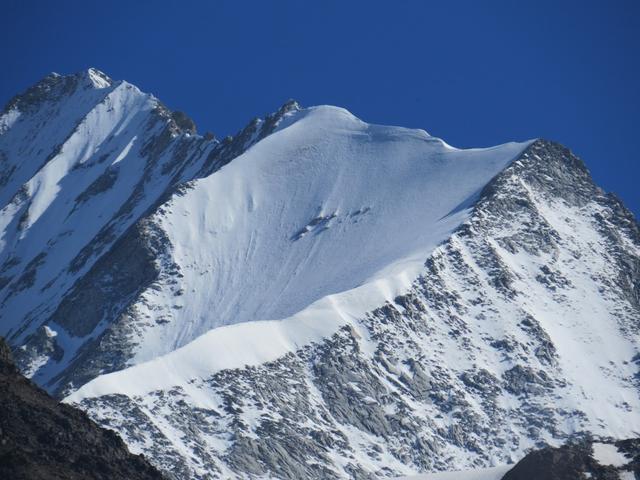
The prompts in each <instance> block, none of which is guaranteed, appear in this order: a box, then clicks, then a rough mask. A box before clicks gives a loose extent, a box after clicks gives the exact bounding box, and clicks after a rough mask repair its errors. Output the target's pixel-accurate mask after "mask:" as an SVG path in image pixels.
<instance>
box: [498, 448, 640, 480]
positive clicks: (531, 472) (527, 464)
mask: <svg viewBox="0 0 640 480" xmlns="http://www.w3.org/2000/svg"><path fill="white" fill-rule="evenodd" d="M607 443H610V444H612V445H615V446H616V447H617V448H618V451H619V452H622V453H624V454H625V456H628V460H629V462H628V463H627V464H626V465H624V466H619V467H616V466H613V465H602V464H600V463H599V462H598V460H597V458H594V455H593V442H592V441H590V440H586V441H582V442H577V443H573V444H567V445H563V446H562V447H558V448H553V447H546V448H543V449H541V450H535V451H533V452H531V453H529V454H528V455H526V456H525V457H524V458H523V459H522V460H520V461H519V462H518V463H517V464H516V465H515V467H513V468H512V469H511V470H509V471H508V472H507V473H506V474H505V476H504V477H502V480H534V479H535V480H583V479H584V480H587V479H591V480H619V479H620V478H621V477H620V474H621V473H622V472H633V474H634V475H635V478H640V455H638V453H639V445H640V439H630V440H622V441H618V442H607Z"/></svg>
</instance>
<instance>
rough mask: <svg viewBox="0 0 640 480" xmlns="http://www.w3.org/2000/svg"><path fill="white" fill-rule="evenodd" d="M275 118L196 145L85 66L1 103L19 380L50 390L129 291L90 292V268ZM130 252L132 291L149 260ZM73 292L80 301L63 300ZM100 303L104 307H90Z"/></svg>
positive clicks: (8, 305)
mask: <svg viewBox="0 0 640 480" xmlns="http://www.w3.org/2000/svg"><path fill="white" fill-rule="evenodd" d="M275 121H276V118H275V117H270V118H267V119H265V120H255V121H254V122H252V123H251V124H250V125H249V126H248V127H247V128H246V129H245V131H243V132H241V133H240V135H238V137H237V138H236V139H233V140H225V141H224V142H218V141H217V140H215V139H213V138H203V137H200V136H198V135H195V129H194V127H193V125H192V123H190V121H189V120H188V118H187V117H186V116H185V115H184V114H180V113H179V112H171V111H169V110H168V109H166V107H164V106H163V105H162V104H161V103H160V102H159V101H158V100H157V99H155V98H154V97H153V96H151V95H149V94H145V93H142V92H141V91H140V90H138V89H137V88H136V87H135V86H133V85H131V84H128V83H127V82H124V81H113V80H111V79H110V78H109V77H107V76H106V75H105V74H103V73H101V72H99V71H97V70H95V69H89V70H87V71H85V72H80V73H79V74H76V75H68V76H60V75H57V74H51V75H49V76H47V77H46V78H44V79H43V80H42V81H40V82H38V83H37V84H36V85H34V86H33V87H31V88H29V89H28V90H27V91H26V92H24V93H23V94H21V95H19V96H17V97H15V98H14V99H13V100H12V101H11V102H9V104H8V105H7V106H6V108H5V109H4V111H3V112H2V114H1V115H0V167H1V168H0V169H1V172H0V201H1V202H2V203H0V318H2V322H1V323H0V333H1V334H3V335H5V336H7V337H8V338H9V340H10V342H11V344H12V345H13V346H14V347H21V348H20V349H19V350H17V351H16V357H17V360H18V362H19V364H20V365H21V366H22V368H23V370H24V371H25V373H26V374H28V375H29V376H34V378H35V380H36V381H38V382H40V383H41V384H48V387H49V388H50V389H55V385H56V382H57V378H59V377H60V376H64V375H65V373H66V371H67V370H68V369H69V365H70V364H72V363H73V362H78V361H79V360H78V358H79V356H81V355H82V352H86V351H87V350H90V345H93V344H94V343H95V342H96V341H97V339H99V338H101V337H102V336H103V333H104V331H105V329H107V328H108V327H109V326H110V325H111V323H112V322H113V319H114V318H115V317H117V315H118V310H119V305H120V304H124V305H126V304H127V302H128V301H130V300H131V298H132V297H133V296H135V293H136V292H135V289H133V290H132V288H131V287H130V286H129V288H127V285H123V284H119V285H111V286H110V288H109V289H107V290H105V291H101V292H96V291H94V290H91V285H92V284H93V279H92V278H91V276H90V272H92V271H93V270H94V269H95V265H96V264H100V259H101V258H102V257H104V256H105V254H107V253H108V252H110V251H111V250H112V247H113V246H114V245H115V244H118V243H122V242H123V239H126V238H131V237H140V236H144V235H146V234H147V230H148V229H147V228H145V227H144V225H143V224H141V223H140V220H141V219H142V218H143V216H144V215H145V214H146V213H148V211H149V210H153V208H155V207H156V206H157V205H158V204H159V203H161V202H162V199H163V198H165V197H167V196H168V195H169V194H170V192H172V191H173V190H174V189H175V188H176V187H177V186H179V185H181V184H183V183H184V182H186V181H188V180H192V179H193V178H198V177H200V176H206V175H208V174H210V173H211V172H212V171H214V170H216V169H217V168H219V167H220V166H221V165H224V164H225V163H226V162H228V161H229V160H230V159H231V158H233V157H235V156H237V155H238V154H240V153H242V151H243V150H244V149H246V148H247V147H248V146H250V145H251V143H252V142H255V141H257V140H259V139H260V138H261V137H262V136H264V135H266V134H268V133H269V132H270V130H271V129H272V128H273V127H274V123H275ZM132 254H133V256H134V258H135V260H136V261H131V260H129V262H128V265H129V270H131V271H130V272H128V273H132V272H136V273H135V275H136V282H137V283H139V284H140V285H138V286H136V288H143V287H144V286H146V285H145V284H144V279H145V278H149V277H152V276H153V265H151V267H150V263H153V261H154V259H153V258H151V256H152V255H153V254H152V252H145V251H142V252H140V251H138V252H135V254H134V252H133V251H132V250H130V251H128V252H126V254H125V255H126V256H127V257H129V256H131V255H132ZM145 260H146V263H145ZM145 267H146V268H145ZM114 279H115V280H120V277H118V276H115V277H114ZM136 282H134V283H136ZM88 286H89V287H88ZM78 291H81V292H85V294H87V293H88V295H89V297H90V298H87V297H86V296H85V297H82V296H81V297H82V298H80V301H79V302H76V303H74V302H73V299H74V298H77V297H78ZM101 301H103V303H109V305H108V307H106V308H105V310H104V311H97V310H96V309H95V306H96V305H99V304H101V303H100V302H101ZM71 311H72V312H73V313H70V312H71Z"/></svg>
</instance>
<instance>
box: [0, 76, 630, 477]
mask: <svg viewBox="0 0 640 480" xmlns="http://www.w3.org/2000/svg"><path fill="white" fill-rule="evenodd" d="M0 118H1V120H0V160H1V161H2V162H4V163H5V164H6V166H7V169H5V171H7V172H10V173H8V174H7V175H6V180H3V181H4V182H5V183H4V185H5V187H3V188H2V191H1V193H2V194H3V195H5V196H6V204H3V205H4V207H3V209H2V211H1V212H0V219H2V223H1V224H0V225H1V226H2V228H3V229H4V235H3V236H2V240H1V241H2V244H1V246H0V260H2V262H3V267H2V270H3V272H4V273H2V274H1V275H2V277H3V278H4V280H3V281H2V284H0V286H1V287H2V290H0V300H1V303H0V314H1V315H2V319H3V321H2V324H1V325H0V327H1V328H2V332H3V333H5V334H6V335H7V336H8V338H9V341H10V343H11V345H12V347H13V349H14V351H15V353H16V356H17V357H18V360H19V364H20V366H21V368H22V369H23V371H25V372H26V373H27V374H28V375H30V376H31V377H32V378H33V379H34V381H36V382H38V383H39V384H41V385H43V386H45V387H46V388H47V389H49V390H50V391H52V392H54V393H56V394H57V395H59V396H61V397H62V396H66V399H65V401H66V402H69V403H72V404H75V405H77V406H79V407H81V408H82V409H84V410H86V411H87V412H88V413H89V414H90V415H91V416H92V418H94V419H95V420H97V421H98V422H100V423H102V424H104V425H106V426H108V427H109V428H112V429H114V430H116V431H118V432H119V433H120V434H121V435H122V437H123V438H124V439H125V441H126V443H127V444H128V445H129V447H130V448H131V449H132V450H133V451H135V452H140V453H142V452H144V453H145V454H146V455H147V456H149V458H151V460H152V462H153V463H154V464H155V465H156V466H158V467H160V468H161V469H162V470H164V471H165V472H167V473H168V474H169V475H170V476H172V477H173V478H200V479H209V478H262V477H267V478H268V477H273V478H292V479H298V478H376V477H393V476H397V475H402V474H414V473H417V472H424V471H432V470H454V469H455V470H460V469H470V468H474V467H479V466H490V465H494V464H502V463H509V462H514V461H516V460H518V459H520V458H522V456H524V454H525V453H526V452H527V451H529V450H530V449H532V448H538V447H542V446H544V445H547V444H549V445H561V444H563V443H565V441H567V440H568V439H576V438H578V439H579V438H583V437H587V436H590V435H593V436H596V437H598V436H603V437H615V438H626V437H632V436H633V435H634V432H637V431H639V430H640V417H639V416H638V414H637V412H638V411H640V399H639V397H638V363H639V360H638V358H639V352H638V348H637V345H638V332H639V330H638V327H639V325H638V324H639V322H640V229H639V226H638V223H637V221H636V220H635V218H634V217H633V215H632V214H631V213H630V212H629V211H627V210H626V209H625V208H624V206H623V205H622V204H621V203H620V202H619V201H618V200H617V199H616V198H615V197H614V196H611V195H608V194H605V193H604V192H602V191H601V190H600V189H599V188H598V187H597V186H596V185H594V183H593V181H592V180H591V178H590V176H589V173H588V171H587V169H586V168H585V166H584V164H583V163H582V161H581V160H579V159H578V158H576V157H575V156H574V155H573V154H572V153H571V152H570V151H569V150H567V149H566V148H564V147H562V146H561V145H558V144H555V143H553V142H548V141H544V140H537V141H533V142H525V143H522V144H506V145H502V146H499V147H494V148H492V149H472V150H457V149H455V148H452V147H450V146H448V145H447V144H446V143H444V142H443V141H441V140H439V139H436V138H434V137H431V136H429V135H428V134H427V133H426V132H423V131H419V130H407V129H401V128H398V127H383V126H376V125H369V124H366V123H364V122H362V121H360V120H359V119H357V118H355V117H353V115H351V114H350V113H349V112H346V111H345V110H342V109H338V108H335V107H316V108H311V109H301V108H299V107H298V106H297V105H296V104H295V103H288V104H286V105H285V106H283V107H282V108H281V109H280V110H279V111H278V112H276V113H275V114H273V115H271V116H268V117H266V118H265V119H264V120H255V121H253V122H251V123H250V124H249V125H248V126H247V127H246V128H245V129H244V130H243V131H242V132H240V133H239V134H238V135H237V136H236V137H235V138H227V139H225V140H223V141H221V142H219V141H217V140H215V139H214V138H213V137H212V136H206V137H201V136H199V135H197V133H196V130H195V127H194V126H193V125H192V123H191V122H190V121H188V118H186V117H185V116H184V114H177V113H172V112H170V111H169V110H167V109H166V107H164V106H162V105H161V104H160V103H159V102H158V101H157V100H156V99H155V98H153V97H151V96H149V95H146V94H143V93H142V92H140V91H139V90H138V89H136V88H135V87H133V86H131V85H128V84H126V82H114V81H112V80H111V79H109V78H108V77H107V76H106V75H104V74H101V73H99V72H96V71H93V70H91V71H89V72H85V73H83V74H80V75H76V76H68V77H59V76H52V77H48V78H47V79H45V80H43V81H42V82H40V83H39V84H38V85H36V86H35V87H33V88H32V89H30V90H29V91H27V92H26V93H25V94H24V95H22V96H20V97H17V99H16V100H14V101H12V102H11V103H10V104H9V105H8V107H7V108H6V109H5V112H4V113H3V115H2V117H0ZM3 198H4V197H3Z"/></svg>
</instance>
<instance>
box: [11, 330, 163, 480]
mask: <svg viewBox="0 0 640 480" xmlns="http://www.w3.org/2000/svg"><path fill="white" fill-rule="evenodd" d="M0 478H2V479H7V480H8V479H11V480H23V479H24V480H27V479H28V480H45V479H46V480H49V479H61V480H62V479H64V480H75V479H78V480H79V479H82V480H88V479H105V480H106V479H109V480H115V479H127V480H142V479H144V480H151V479H163V478H164V477H163V475H162V474H161V473H160V472H159V471H158V470H156V469H155V468H154V467H152V466H151V465H150V464H149V463H148V462H147V461H146V460H145V458H144V457H143V456H141V455H133V454H131V453H130V452H129V451H128V450H127V447H126V446H125V444H124V442H123V441H122V440H121V439H120V437H118V435H117V434H116V433H115V432H113V431H111V430H106V429H103V428H100V427H98V426H97V425H96V424H95V423H94V422H92V421H91V420H89V418H88V417H87V416H86V415H85V413H84V412H82V411H80V410H78V409H76V408H73V407H70V406H69V405H65V404H62V403H58V402H57V401H55V400H54V399H53V398H51V397H50V396H49V395H48V394H47V393H46V392H44V390H41V389H40V388H38V387H36V386H35V385H34V384H33V383H31V382H30V381H29V380H28V379H27V378H25V377H23V376H22V375H21V374H20V373H19V371H18V369H17V368H16V367H15V365H14V364H13V360H12V358H11V353H10V349H9V347H8V346H7V344H6V343H5V342H4V339H2V337H0Z"/></svg>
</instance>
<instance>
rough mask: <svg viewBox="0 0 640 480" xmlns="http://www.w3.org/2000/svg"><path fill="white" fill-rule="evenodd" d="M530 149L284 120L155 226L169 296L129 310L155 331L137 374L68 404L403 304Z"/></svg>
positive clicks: (166, 379) (312, 112)
mask: <svg viewBox="0 0 640 480" xmlns="http://www.w3.org/2000/svg"><path fill="white" fill-rule="evenodd" d="M527 145H529V142H525V143H509V144H505V145H501V146H498V147H493V148H488V149H470V150H459V149H456V148H452V147H450V146H448V145H447V144H445V143H444V142H442V141H441V140H439V139H437V138H434V137H431V136H430V135H428V134H427V133H426V132H424V131H422V130H410V129H405V128H399V127H384V126H377V125H370V124H367V123H365V122H363V121H361V120H359V119H357V118H356V117H354V116H353V115H352V114H350V113H349V112H348V111H346V110H344V109H341V108H337V107H330V106H321V107H313V108H308V109H304V110H300V111H297V112H294V113H293V114H291V115H290V116H289V117H288V118H286V119H285V120H284V121H283V122H282V123H281V124H280V125H279V128H278V130H277V131H276V132H275V133H273V134H272V135H270V136H269V137H267V138H265V139H264V140H262V141H260V142H259V143H257V144H256V145H254V146H253V147H252V148H250V149H249V150H248V151H247V152H246V153H244V154H243V155H241V156H240V157H238V158H236V159H234V160H233V161H232V162H231V163H230V164H228V165H226V166H225V167H223V168H222V169H221V170H220V171H218V172H216V173H214V174H212V175H210V176H209V177H207V178H203V179H200V180H197V181H195V182H193V183H192V184H191V187H192V188H191V189H190V190H188V191H187V192H186V194H184V195H182V196H175V197H174V198H173V199H172V200H171V201H169V202H168V203H166V204H165V205H164V206H163V208H162V209H161V211H160V212H159V213H157V214H156V215H155V216H154V221H155V222H156V223H157V224H158V225H160V227H161V228H162V229H163V230H164V231H165V232H166V234H167V235H168V237H169V239H170V243H171V245H172V261H173V262H174V263H175V264H176V265H178V266H179V269H180V273H181V276H180V278H179V279H178V284H177V285H176V282H175V280H176V279H175V278H171V281H168V282H166V283H165V284H162V283H160V285H158V284H155V285H154V286H153V288H150V289H148V290H147V291H146V292H144V294H143V295H141V299H140V301H139V302H138V303H137V304H136V305H135V309H136V310H137V312H138V314H139V315H140V316H142V317H144V318H146V319H148V320H149V322H148V324H150V325H153V326H152V327H149V328H147V330H145V332H144V335H143V336H142V338H140V339H138V341H139V347H138V350H137V352H136V356H135V358H134V360H133V361H132V363H133V364H136V363H139V364H140V365H138V366H135V367H133V368H130V369H126V370H124V371H120V372H116V373H113V374H109V375H103V376H101V377H98V378H96V379H95V380H93V381H92V382H90V383H89V384H87V385H86V386H85V387H83V388H82V389H80V390H79V391H77V392H76V393H74V394H73V395H72V396H71V397H69V401H78V400H80V399H81V398H83V397H84V396H96V395H103V394H106V393H113V392H123V393H124V392H126V393H127V394H136V393H143V392H145V391H151V390H155V389H159V388H163V387H168V386H170V385H173V384H175V383H176V382H178V383H181V382H182V381H184V380H185V379H189V378H196V377H198V378H202V377H203V376H208V375H211V374H212V373H213V372H216V371H219V370H221V369H228V368H237V367H242V366H245V365H256V364H260V363H264V362H266V361H269V360H274V359H276V358H278V357H281V356H282V355H284V354H286V353H287V352H290V351H295V350H296V349H297V348H299V347H300V346H302V345H305V344H308V343H310V342H313V341H317V340H320V339H322V338H326V337H327V336H330V335H331V334H332V333H334V332H335V331H336V330H337V329H338V328H339V327H340V326H342V325H345V324H347V323H349V322H350V321H351V320H352V319H356V318H358V317H359V316H361V315H362V314H364V313H365V312H367V311H369V310H371V309H373V308H375V307H377V306H379V305H381V304H383V303H384V302H385V301H386V300H391V299H393V298H394V297H395V296H397V295H399V294H401V293H403V292H404V291H406V290H407V289H408V288H409V287H410V285H411V283H412V282H413V281H414V280H415V278H416V277H417V276H418V274H419V272H420V270H421V268H422V266H423V264H424V261H425V259H426V258H427V257H428V255H429V253H430V252H431V251H433V249H434V248H435V247H436V246H437V245H438V244H439V243H440V242H442V241H443V240H445V239H446V238H448V237H449V236H450V235H451V232H452V231H453V230H455V228H456V227H458V226H459V225H460V224H461V223H462V222H463V221H464V220H465V219H466V218H467V217H468V212H469V208H470V207H471V206H472V204H473V200H474V199H475V198H476V197H477V195H478V194H479V192H480V191H481V189H482V188H483V187H484V186H485V185H486V184H487V183H488V182H489V181H490V180H491V179H492V178H493V177H494V176H495V175H496V174H497V173H499V172H500V171H501V170H502V169H504V168H505V167H506V166H507V165H508V164H509V163H510V162H511V161H512V160H513V159H514V158H516V157H517V156H518V155H519V154H520V153H521V152H522V150H523V149H524V148H526V146H527ZM176 292H178V293H176ZM159 319H162V320H163V321H162V322H157V321H156V322H154V320H159ZM190 342H191V343H190ZM163 355H164V356H163ZM144 362H146V363H144Z"/></svg>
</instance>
